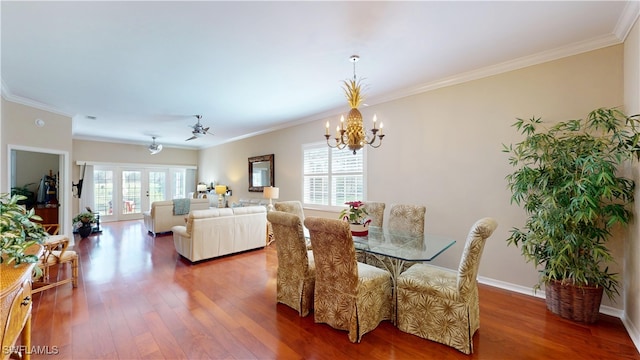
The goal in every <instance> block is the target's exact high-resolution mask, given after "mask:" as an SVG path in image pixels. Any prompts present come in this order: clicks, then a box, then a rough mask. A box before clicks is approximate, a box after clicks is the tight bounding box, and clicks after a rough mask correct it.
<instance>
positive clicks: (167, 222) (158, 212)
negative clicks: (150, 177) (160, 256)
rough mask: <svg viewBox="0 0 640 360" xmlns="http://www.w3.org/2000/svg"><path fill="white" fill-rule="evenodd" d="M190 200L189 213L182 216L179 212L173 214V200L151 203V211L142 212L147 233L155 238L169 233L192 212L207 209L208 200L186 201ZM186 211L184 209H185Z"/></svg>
mask: <svg viewBox="0 0 640 360" xmlns="http://www.w3.org/2000/svg"><path fill="white" fill-rule="evenodd" d="M188 200H190V206H189V211H186V212H185V213H184V214H183V213H181V212H180V211H179V212H178V214H176V213H174V206H173V200H166V201H154V202H153V203H151V210H149V211H146V212H144V214H143V215H144V225H145V226H146V227H147V231H148V232H150V233H151V234H153V236H155V235H156V234H159V233H163V232H168V231H171V228H172V227H173V226H176V225H181V224H184V223H185V221H184V219H185V218H186V217H187V216H188V214H189V212H191V211H193V210H206V209H208V208H209V200H208V199H188ZM185 210H186V209H185Z"/></svg>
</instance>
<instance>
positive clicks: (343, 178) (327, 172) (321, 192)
mask: <svg viewBox="0 0 640 360" xmlns="http://www.w3.org/2000/svg"><path fill="white" fill-rule="evenodd" d="M363 153H364V151H363V150H360V151H358V152H357V153H356V154H355V155H354V154H353V152H351V151H349V150H338V149H333V148H330V147H328V146H327V145H326V144H324V143H322V144H314V145H305V146H304V147H303V162H304V164H303V170H302V171H303V181H304V184H303V192H304V194H303V202H304V204H307V205H325V206H342V205H344V203H345V202H347V201H354V200H365V199H364V155H363Z"/></svg>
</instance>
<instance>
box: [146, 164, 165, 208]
mask: <svg viewBox="0 0 640 360" xmlns="http://www.w3.org/2000/svg"><path fill="white" fill-rule="evenodd" d="M166 179H167V172H166V171H149V203H150V204H151V203H153V202H154V201H162V200H167V198H166V188H167V186H166Z"/></svg>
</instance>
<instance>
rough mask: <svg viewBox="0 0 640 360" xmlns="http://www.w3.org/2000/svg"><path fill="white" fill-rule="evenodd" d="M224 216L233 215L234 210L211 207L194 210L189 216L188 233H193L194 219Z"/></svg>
mask: <svg viewBox="0 0 640 360" xmlns="http://www.w3.org/2000/svg"><path fill="white" fill-rule="evenodd" d="M222 216H233V210H231V209H230V208H220V209H218V208H210V209H207V210H193V211H191V212H190V213H189V217H188V218H187V234H191V229H192V227H193V220H194V219H207V218H214V217H222Z"/></svg>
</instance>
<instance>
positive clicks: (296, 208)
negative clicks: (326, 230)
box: [273, 200, 311, 250]
mask: <svg viewBox="0 0 640 360" xmlns="http://www.w3.org/2000/svg"><path fill="white" fill-rule="evenodd" d="M273 207H274V208H275V209H276V210H278V211H282V212H286V213H290V214H294V215H298V217H299V218H300V221H302V223H303V224H304V210H303V209H302V203H301V202H300V201H298V200H289V201H278V202H277V203H274V204H273ZM273 238H274V239H275V240H277V239H278V238H277V237H276V236H274V237H273ZM307 250H311V242H310V241H309V240H307Z"/></svg>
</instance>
